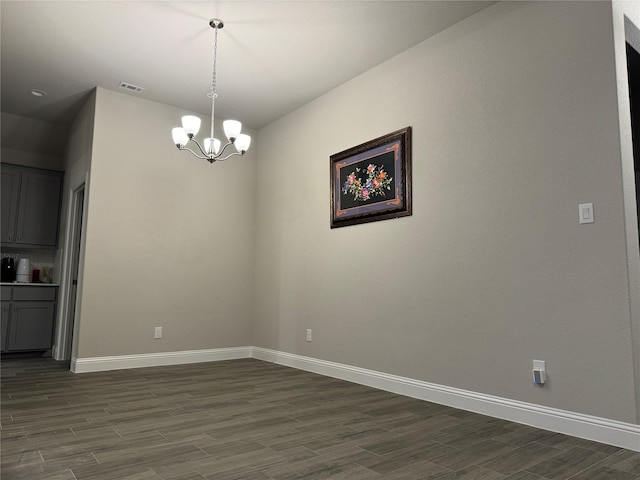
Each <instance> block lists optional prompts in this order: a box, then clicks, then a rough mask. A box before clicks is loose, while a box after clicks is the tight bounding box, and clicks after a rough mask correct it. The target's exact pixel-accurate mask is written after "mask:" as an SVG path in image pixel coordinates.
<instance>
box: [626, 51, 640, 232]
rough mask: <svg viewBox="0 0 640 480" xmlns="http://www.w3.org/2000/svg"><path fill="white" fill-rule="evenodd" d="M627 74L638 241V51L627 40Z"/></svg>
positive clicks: (639, 160)
mask: <svg viewBox="0 0 640 480" xmlns="http://www.w3.org/2000/svg"><path fill="white" fill-rule="evenodd" d="M627 75H628V79H629V106H630V107H631V139H632V142H633V166H634V172H635V184H636V212H637V216H638V240H639V241H640V208H639V207H640V52H639V51H638V50H637V49H636V48H634V46H633V45H631V44H630V43H629V42H627Z"/></svg>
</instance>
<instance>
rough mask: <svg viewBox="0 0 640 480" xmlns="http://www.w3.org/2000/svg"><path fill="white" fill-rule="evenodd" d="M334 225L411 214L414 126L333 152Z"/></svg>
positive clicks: (343, 225)
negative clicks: (412, 135)
mask: <svg viewBox="0 0 640 480" xmlns="http://www.w3.org/2000/svg"><path fill="white" fill-rule="evenodd" d="M330 166H331V180H330V181H331V228H337V227H346V226H347V225H356V224H358V223H366V222H376V221H378V220H387V219H389V218H397V217H405V216H408V215H411V127H406V128H403V129H402V130H398V131H396V132H393V133H389V134H387V135H384V136H382V137H379V138H376V139H374V140H371V141H369V142H366V143H363V144H362V145H358V146H356V147H352V148H349V149H348V150H345V151H343V152H340V153H336V154H334V155H331V158H330Z"/></svg>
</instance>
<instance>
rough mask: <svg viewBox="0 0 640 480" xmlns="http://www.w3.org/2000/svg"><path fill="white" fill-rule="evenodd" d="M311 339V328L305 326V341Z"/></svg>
mask: <svg viewBox="0 0 640 480" xmlns="http://www.w3.org/2000/svg"><path fill="white" fill-rule="evenodd" d="M310 341H311V329H310V328H307V342H310Z"/></svg>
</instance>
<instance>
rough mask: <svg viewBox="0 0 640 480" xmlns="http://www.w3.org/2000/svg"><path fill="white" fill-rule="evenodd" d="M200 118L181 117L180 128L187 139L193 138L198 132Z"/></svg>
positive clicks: (191, 116)
mask: <svg viewBox="0 0 640 480" xmlns="http://www.w3.org/2000/svg"><path fill="white" fill-rule="evenodd" d="M200 122H201V120H200V117H196V116H195V115H185V116H184V117H182V128H184V131H185V132H187V135H188V136H189V138H191V137H195V136H196V135H197V134H198V132H199V131H200Z"/></svg>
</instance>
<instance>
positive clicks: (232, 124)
mask: <svg viewBox="0 0 640 480" xmlns="http://www.w3.org/2000/svg"><path fill="white" fill-rule="evenodd" d="M222 127H223V128H224V134H225V135H226V136H227V138H228V139H229V141H230V142H233V141H234V140H235V139H236V138H238V135H240V131H241V130H242V124H241V123H240V122H238V121H237V120H225V121H224V122H222Z"/></svg>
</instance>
